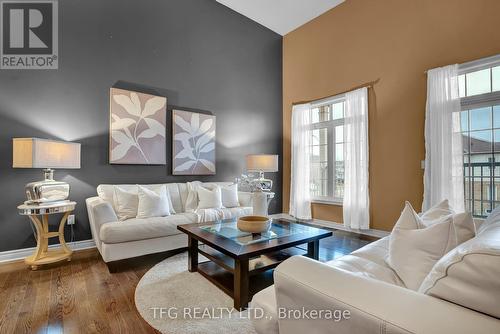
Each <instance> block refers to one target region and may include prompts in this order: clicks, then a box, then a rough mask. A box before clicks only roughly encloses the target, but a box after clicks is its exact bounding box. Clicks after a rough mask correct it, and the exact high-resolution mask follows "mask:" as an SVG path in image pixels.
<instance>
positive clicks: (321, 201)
mask: <svg viewBox="0 0 500 334" xmlns="http://www.w3.org/2000/svg"><path fill="white" fill-rule="evenodd" d="M311 203H312V204H326V205H335V206H342V205H343V203H342V202H341V201H335V200H326V199H313V200H311Z"/></svg>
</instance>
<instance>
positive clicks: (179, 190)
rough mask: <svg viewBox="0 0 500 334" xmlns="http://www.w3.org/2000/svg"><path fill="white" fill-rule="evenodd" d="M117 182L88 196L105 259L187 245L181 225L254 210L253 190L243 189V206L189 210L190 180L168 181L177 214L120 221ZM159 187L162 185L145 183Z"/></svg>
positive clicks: (95, 236)
mask: <svg viewBox="0 0 500 334" xmlns="http://www.w3.org/2000/svg"><path fill="white" fill-rule="evenodd" d="M214 184H217V185H230V184H231V183H230V182H212V183H204V184H203V185H204V186H207V187H210V186H212V185H214ZM114 186H115V185H108V184H102V185H99V186H98V187H97V194H98V196H96V197H91V198H88V199H87V200H86V204H87V211H88V216H89V222H90V230H91V232H92V236H93V239H94V241H95V244H96V246H97V249H98V250H99V252H100V253H101V255H102V258H103V260H104V261H105V262H112V261H117V260H122V259H126V258H131V257H136V256H141V255H146V254H152V253H157V252H164V251H168V250H174V249H178V248H184V247H187V236H186V235H185V234H184V233H182V232H180V231H179V230H177V225H181V224H190V223H197V222H206V221H213V220H218V219H229V218H234V217H238V216H242V215H249V214H252V194H251V193H248V192H239V193H238V200H239V204H240V206H239V207H234V208H222V209H201V210H196V211H195V212H185V211H186V210H185V205H186V199H187V196H188V187H187V184H186V183H168V184H165V186H166V187H167V190H168V192H169V194H170V198H171V200H172V205H173V208H174V209H175V212H176V214H173V215H170V216H166V217H153V218H146V219H137V218H133V219H128V220H125V221H118V218H117V215H116V214H115V208H114V200H113V194H114ZM116 186H119V187H120V188H121V189H125V190H127V189H128V190H131V189H135V188H136V187H137V186H136V185H125V184H122V185H116ZM144 186H145V187H158V186H159V185H158V184H156V185H144Z"/></svg>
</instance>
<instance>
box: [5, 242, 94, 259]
mask: <svg viewBox="0 0 500 334" xmlns="http://www.w3.org/2000/svg"><path fill="white" fill-rule="evenodd" d="M66 244H67V245H68V246H69V248H71V249H72V250H74V251H77V250H82V249H89V248H95V242H94V240H92V239H90V240H82V241H73V242H68V243H66ZM59 246H60V245H59V244H55V245H49V249H50V248H55V247H59ZM34 251H35V247H31V248H22V249H14V250H10V251H5V252H0V263H5V262H12V261H17V260H22V259H24V258H26V257H28V256H30V255H31V254H33V252H34Z"/></svg>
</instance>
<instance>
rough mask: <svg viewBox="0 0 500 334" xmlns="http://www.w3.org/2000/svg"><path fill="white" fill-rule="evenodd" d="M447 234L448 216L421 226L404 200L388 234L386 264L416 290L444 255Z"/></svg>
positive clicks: (449, 220)
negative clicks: (394, 223) (398, 215)
mask: <svg viewBox="0 0 500 334" xmlns="http://www.w3.org/2000/svg"><path fill="white" fill-rule="evenodd" d="M451 233H454V231H453V224H452V219H451V216H448V217H447V218H443V219H441V221H440V222H437V223H435V224H433V225H431V226H429V227H425V225H424V223H423V222H422V220H421V219H420V217H419V216H418V215H417V213H416V212H415V210H413V208H412V206H411V204H410V203H409V202H406V205H405V208H404V209H403V212H401V216H400V217H399V219H398V221H397V223H396V225H395V226H394V229H393V230H392V233H391V236H390V241H389V255H388V258H387V263H388V264H389V266H390V267H391V268H392V269H394V271H395V272H396V273H397V274H398V276H399V277H400V278H401V280H402V281H403V283H404V284H405V286H406V287H407V288H408V289H411V290H415V291H416V290H418V288H419V287H420V285H421V283H422V281H423V280H424V278H425V277H426V276H427V274H428V273H429V272H430V271H431V269H432V267H433V266H434V264H435V263H436V262H437V261H439V259H440V258H441V257H443V255H444V254H446V247H447V245H448V239H449V238H450V234H451Z"/></svg>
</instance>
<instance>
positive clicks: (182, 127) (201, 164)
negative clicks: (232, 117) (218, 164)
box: [172, 110, 215, 175]
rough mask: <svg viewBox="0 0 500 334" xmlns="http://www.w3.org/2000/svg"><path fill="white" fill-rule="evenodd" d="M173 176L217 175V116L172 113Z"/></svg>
mask: <svg viewBox="0 0 500 334" xmlns="http://www.w3.org/2000/svg"><path fill="white" fill-rule="evenodd" d="M172 134H173V140H172V174H173V175H213V174H215V116H213V115H206V114H200V113H197V112H191V111H183V110H173V111H172Z"/></svg>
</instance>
